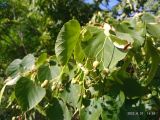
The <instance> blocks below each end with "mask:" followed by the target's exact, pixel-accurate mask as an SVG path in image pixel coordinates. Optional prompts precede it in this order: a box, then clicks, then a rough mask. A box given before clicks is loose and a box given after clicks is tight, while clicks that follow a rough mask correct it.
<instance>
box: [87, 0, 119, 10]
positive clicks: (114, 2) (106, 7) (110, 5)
mask: <svg viewBox="0 0 160 120" xmlns="http://www.w3.org/2000/svg"><path fill="white" fill-rule="evenodd" d="M84 2H85V3H87V4H93V3H94V0H84ZM118 3H119V1H118V0H109V1H108V4H107V2H106V1H104V0H103V1H102V3H101V4H100V5H99V8H100V9H101V10H111V9H112V8H113V7H114V6H116V5H117V4H118Z"/></svg>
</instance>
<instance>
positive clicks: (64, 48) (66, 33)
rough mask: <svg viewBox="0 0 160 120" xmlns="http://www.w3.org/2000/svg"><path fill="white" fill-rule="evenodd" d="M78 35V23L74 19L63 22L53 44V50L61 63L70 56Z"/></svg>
mask: <svg viewBox="0 0 160 120" xmlns="http://www.w3.org/2000/svg"><path fill="white" fill-rule="evenodd" d="M79 35H80V25H79V23H78V21H76V20H71V21H69V22H67V23H65V25H64V26H63V27H62V29H61V30H60V32H59V34H58V37H57V41H56V44H55V52H56V55H57V57H58V59H59V61H60V63H61V64H62V65H65V64H66V63H67V62H68V60H69V58H70V57H71V55H72V52H73V49H74V47H75V45H76V43H77V41H78V39H79Z"/></svg>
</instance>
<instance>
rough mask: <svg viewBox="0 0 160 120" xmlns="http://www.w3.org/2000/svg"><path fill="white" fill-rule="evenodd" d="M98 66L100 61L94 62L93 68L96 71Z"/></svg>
mask: <svg viewBox="0 0 160 120" xmlns="http://www.w3.org/2000/svg"><path fill="white" fill-rule="evenodd" d="M98 65H99V61H97V60H96V61H94V62H93V68H94V69H95V68H97V67H98Z"/></svg>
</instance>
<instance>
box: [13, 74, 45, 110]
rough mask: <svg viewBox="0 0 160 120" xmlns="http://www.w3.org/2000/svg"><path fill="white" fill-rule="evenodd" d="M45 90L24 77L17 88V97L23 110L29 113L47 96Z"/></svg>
mask: <svg viewBox="0 0 160 120" xmlns="http://www.w3.org/2000/svg"><path fill="white" fill-rule="evenodd" d="M45 93H46V91H45V89H44V88H41V87H40V86H36V85H34V83H33V82H32V81H31V80H30V79H28V78H25V77H22V78H21V79H20V80H19V81H18V82H17V84H16V86H15V96H16V98H17V101H18V103H19V105H20V106H21V109H22V110H23V111H28V110H30V109H32V108H33V107H35V106H36V105H37V104H38V103H39V102H40V101H41V100H42V98H43V97H44V96H45Z"/></svg>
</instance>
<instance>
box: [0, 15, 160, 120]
mask: <svg viewBox="0 0 160 120" xmlns="http://www.w3.org/2000/svg"><path fill="white" fill-rule="evenodd" d="M101 23H102V21H100V23H99V25H98V26H96V25H95V23H93V21H92V22H90V23H89V24H88V25H86V26H80V24H79V22H78V21H77V20H75V19H73V20H70V21H68V22H67V23H65V24H64V25H63V27H62V28H61V30H60V32H59V33H58V36H57V39H56V44H55V54H56V55H48V54H47V53H45V52H44V53H42V54H41V55H40V56H39V57H34V56H33V55H32V54H28V55H27V56H25V57H24V58H23V59H16V60H14V61H13V62H12V63H11V64H10V65H9V66H8V68H7V71H6V73H7V77H8V78H7V80H6V84H5V85H12V87H14V88H15V89H14V90H13V91H14V93H15V99H14V100H12V102H13V103H14V102H15V103H17V104H18V105H19V106H20V109H21V110H22V112H25V114H29V113H31V111H32V112H33V111H34V113H36V112H37V111H38V112H39V113H40V114H42V116H44V117H45V118H46V119H49V120H71V119H73V120H128V119H130V118H132V116H131V115H130V113H128V112H138V113H139V114H138V115H136V116H134V117H133V119H134V120H141V119H142V120H145V119H148V117H149V115H147V114H146V112H149V111H152V112H155V115H153V116H152V117H153V118H154V119H157V118H158V114H157V112H158V110H159V107H160V103H159V98H160V96H159V94H160V90H159V87H160V84H159V75H158V71H159V63H160V51H159V48H158V47H160V45H159V31H160V27H158V25H159V23H158V22H157V21H156V17H154V16H151V15H149V14H145V13H143V14H141V15H140V16H134V17H133V19H126V20H123V21H117V20H115V19H113V18H108V19H107V20H106V21H103V24H101ZM103 26H104V27H103ZM95 63H96V64H95ZM13 83H14V84H13ZM3 90H4V89H2V92H1V94H2V93H3ZM2 101H3V97H2ZM10 104H12V103H10ZM35 109H36V110H37V111H35ZM140 112H143V115H140ZM134 114H135V113H134ZM23 117H25V115H24V116H23ZM45 118H44V119H45Z"/></svg>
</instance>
